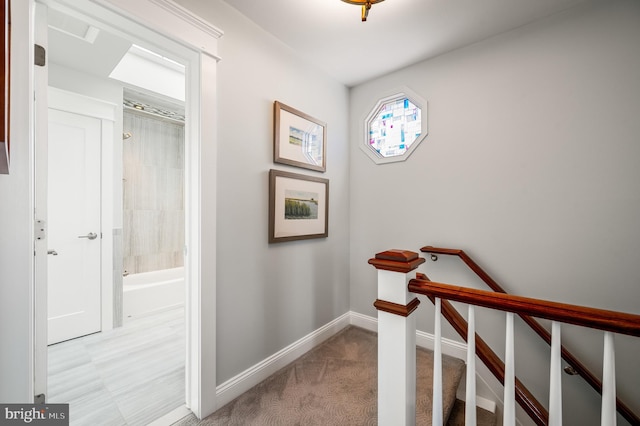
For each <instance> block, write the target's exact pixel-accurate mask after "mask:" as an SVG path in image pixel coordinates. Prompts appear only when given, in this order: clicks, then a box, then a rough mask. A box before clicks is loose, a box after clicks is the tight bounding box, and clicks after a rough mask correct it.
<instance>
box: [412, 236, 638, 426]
mask: <svg viewBox="0 0 640 426" xmlns="http://www.w3.org/2000/svg"><path fill="white" fill-rule="evenodd" d="M420 251H421V252H423V253H431V254H436V255H438V254H442V255H451V256H457V257H459V258H460V260H462V261H463V262H464V263H465V264H466V265H467V266H468V267H469V269H471V270H472V271H473V272H474V273H475V274H476V275H477V276H478V277H479V278H480V279H481V280H482V281H484V283H485V284H486V285H487V286H488V287H489V288H490V289H491V290H493V291H495V292H497V293H505V294H506V293H507V292H506V291H505V290H504V289H503V288H502V287H501V286H500V285H499V284H498V283H497V282H496V281H495V280H494V279H493V278H491V276H490V275H489V274H488V273H487V272H486V271H485V270H484V269H482V268H481V267H480V266H479V265H478V264H477V263H476V262H475V261H474V260H473V259H472V258H471V257H470V256H469V255H468V254H467V253H465V252H464V250H460V249H451V248H443V247H433V246H425V247H422V248H421V249H420ZM425 278H426V277H425ZM519 316H520V318H522V320H523V321H524V322H525V324H527V325H528V326H529V327H530V328H531V329H532V330H533V331H535V333H536V334H537V335H538V336H540V337H541V338H542V339H543V340H544V341H545V342H547V344H549V345H551V334H550V333H549V332H548V331H547V330H546V329H545V328H544V327H543V326H542V325H541V324H540V323H539V322H538V321H536V320H535V319H534V318H532V317H531V316H530V315H526V314H519ZM560 353H561V356H562V359H564V360H565V361H566V362H567V364H569V365H570V366H571V367H572V368H573V370H574V371H575V372H576V373H577V374H578V375H579V376H580V377H582V378H583V379H584V380H585V381H586V382H587V383H588V384H589V385H590V386H591V387H592V388H593V389H595V390H596V392H598V393H599V394H601V395H602V382H601V381H600V379H598V378H597V377H596V376H595V375H594V374H593V373H592V372H591V371H590V370H589V369H588V368H587V367H586V366H585V365H584V364H583V363H582V362H580V360H578V359H577V358H576V357H575V356H574V355H573V354H572V353H571V352H570V351H569V350H568V349H567V348H566V347H564V346H562V345H561V347H560ZM616 409H617V411H618V412H619V413H620V414H621V415H622V417H624V418H625V419H626V420H627V421H628V422H629V423H631V424H632V425H640V417H638V416H637V415H636V414H635V413H634V412H633V411H631V409H630V408H629V406H628V405H626V404H625V403H624V402H623V401H621V400H620V398H616Z"/></svg>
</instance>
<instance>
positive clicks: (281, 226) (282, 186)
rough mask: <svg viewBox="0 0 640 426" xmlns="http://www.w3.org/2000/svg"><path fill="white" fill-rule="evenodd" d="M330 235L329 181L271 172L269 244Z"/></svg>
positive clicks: (278, 171) (283, 172) (276, 171)
mask: <svg viewBox="0 0 640 426" xmlns="http://www.w3.org/2000/svg"><path fill="white" fill-rule="evenodd" d="M328 235H329V180H328V179H323V178H320V177H315V176H306V175H300V174H297V173H291V172H285V171H280V170H270V171H269V243H279V242H284V241H294V240H305V239H309V238H326V237H327V236H328Z"/></svg>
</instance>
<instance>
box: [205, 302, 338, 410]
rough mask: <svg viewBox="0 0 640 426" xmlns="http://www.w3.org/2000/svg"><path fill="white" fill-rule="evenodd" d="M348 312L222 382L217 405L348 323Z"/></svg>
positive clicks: (256, 382)
mask: <svg viewBox="0 0 640 426" xmlns="http://www.w3.org/2000/svg"><path fill="white" fill-rule="evenodd" d="M350 314H351V313H350V312H348V313H346V314H343V315H341V316H339V317H338V318H336V319H335V320H333V321H331V322H330V323H328V324H326V325H324V326H322V327H320V328H319V329H317V330H315V331H313V332H311V333H309V334H307V335H306V336H304V337H303V338H301V339H299V340H297V341H295V342H293V343H292V344H290V345H289V346H287V347H285V348H283V349H281V350H279V351H278V352H276V353H275V354H273V355H271V356H270V357H268V358H265V359H264V360H262V361H260V362H259V363H257V364H256V365H254V366H253V367H249V368H248V369H246V370H245V371H243V372H242V373H240V374H238V375H237V376H235V377H232V378H231V379H229V380H227V381H226V382H224V383H222V384H221V385H220V386H218V388H217V391H216V396H217V399H218V404H219V407H222V406H223V405H224V404H227V403H228V402H231V401H232V400H234V399H235V398H237V397H238V396H240V395H242V394H243V393H244V392H246V391H247V390H249V389H251V388H252V387H253V386H255V385H257V384H258V383H260V382H262V381H263V380H265V379H266V378H267V377H269V376H270V375H272V374H273V373H275V372H276V371H278V370H280V369H281V368H282V367H284V366H286V365H287V364H290V363H291V362H293V361H295V360H296V359H297V358H299V357H301V356H302V355H304V354H305V353H306V352H308V351H310V350H311V349H313V348H314V347H316V346H318V345H319V344H321V343H322V342H324V341H325V340H327V339H328V338H330V337H331V336H333V335H335V334H337V333H338V332H339V331H340V330H342V329H343V328H345V327H347V326H348V325H350Z"/></svg>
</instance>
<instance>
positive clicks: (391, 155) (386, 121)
mask: <svg viewBox="0 0 640 426" xmlns="http://www.w3.org/2000/svg"><path fill="white" fill-rule="evenodd" d="M426 134H427V126H426V102H424V101H422V100H419V99H416V96H415V95H408V94H407V93H398V94H395V95H393V96H390V97H387V98H384V99H381V100H379V101H378V102H377V103H376V105H375V107H374V108H373V109H372V110H371V112H370V113H369V116H368V117H367V119H366V120H365V143H364V146H363V147H362V148H363V149H364V151H365V152H366V153H367V154H368V155H369V157H371V159H372V160H373V161H375V162H376V163H378V164H381V163H389V162H394V161H404V160H406V159H407V158H408V157H409V155H410V154H411V153H412V152H413V150H414V149H415V148H416V147H417V146H418V144H419V143H420V142H421V140H422V139H423V138H424V137H425V136H426Z"/></svg>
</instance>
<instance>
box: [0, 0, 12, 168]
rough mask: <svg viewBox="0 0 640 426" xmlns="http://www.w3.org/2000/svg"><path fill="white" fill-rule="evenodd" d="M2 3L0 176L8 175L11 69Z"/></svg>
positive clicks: (8, 30)
mask: <svg viewBox="0 0 640 426" xmlns="http://www.w3.org/2000/svg"><path fill="white" fill-rule="evenodd" d="M0 1H2V10H0V20H2V31H1V32H0V44H1V45H2V60H0V76H2V77H1V78H2V81H1V82H0V87H2V95H1V96H0V97H2V106H0V110H1V111H0V115H1V116H2V117H0V174H9V155H10V145H9V136H10V134H9V118H10V117H9V110H10V107H9V106H10V93H9V82H10V67H11V54H10V52H11V10H10V6H9V0H0Z"/></svg>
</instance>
